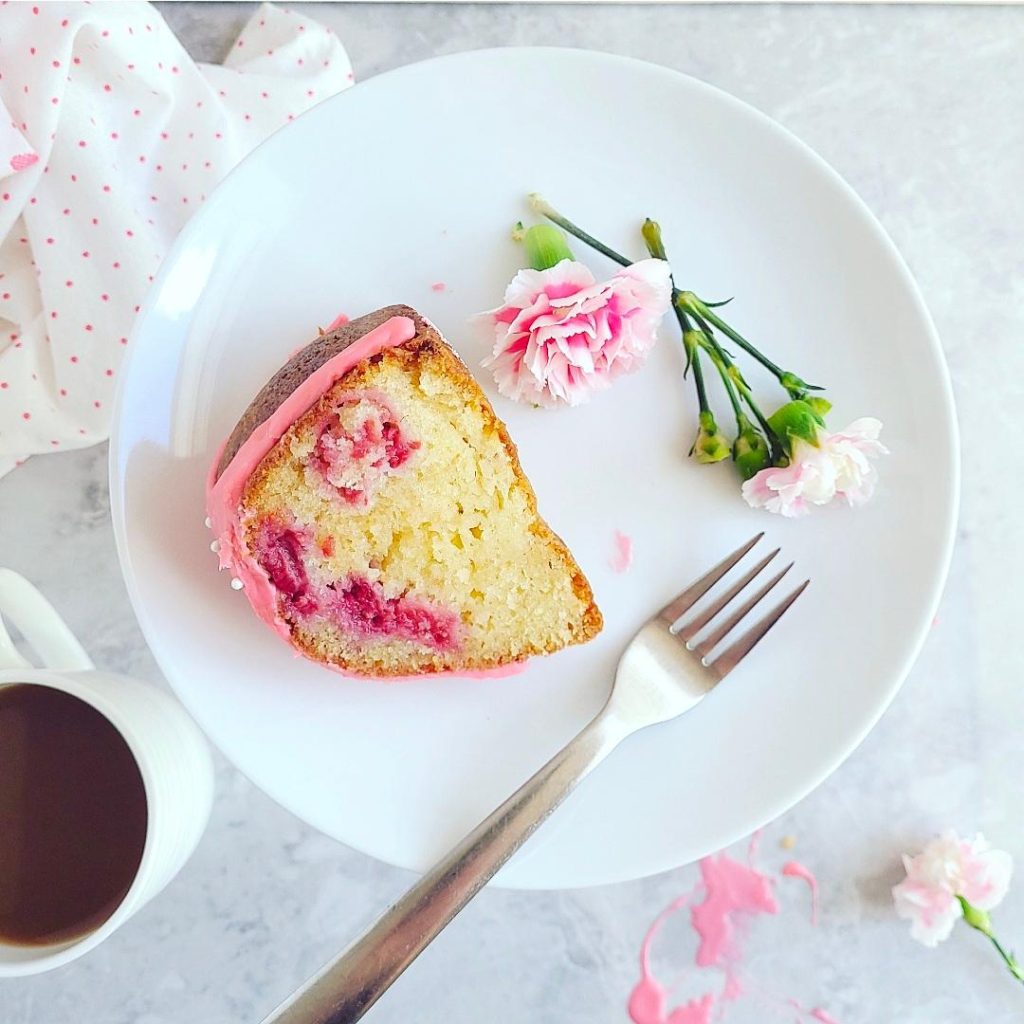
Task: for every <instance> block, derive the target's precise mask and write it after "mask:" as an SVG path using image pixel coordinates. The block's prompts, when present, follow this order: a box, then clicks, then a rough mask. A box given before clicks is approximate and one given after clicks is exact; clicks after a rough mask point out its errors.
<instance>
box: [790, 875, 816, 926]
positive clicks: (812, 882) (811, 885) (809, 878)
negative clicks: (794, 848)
mask: <svg viewBox="0 0 1024 1024" xmlns="http://www.w3.org/2000/svg"><path fill="white" fill-rule="evenodd" d="M782 873H783V874H784V875H785V876H786V877H787V878H799V879H801V880H802V881H804V882H806V883H807V888H808V889H810V891H811V924H817V923H818V880H817V879H816V878H815V877H814V875H813V874H812V872H811V870H810V869H809V868H807V867H804V865H803V864H800V863H799V862H798V861H795V860H791V861H789V863H787V864H783V865H782Z"/></svg>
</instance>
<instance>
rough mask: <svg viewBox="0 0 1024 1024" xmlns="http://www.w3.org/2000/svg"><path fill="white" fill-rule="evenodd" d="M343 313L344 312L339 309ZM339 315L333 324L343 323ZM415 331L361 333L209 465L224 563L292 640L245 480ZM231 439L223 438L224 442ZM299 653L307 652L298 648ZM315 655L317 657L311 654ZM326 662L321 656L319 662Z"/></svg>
mask: <svg viewBox="0 0 1024 1024" xmlns="http://www.w3.org/2000/svg"><path fill="white" fill-rule="evenodd" d="M341 316H344V314H341ZM339 320H340V317H339V319H336V320H335V324H334V325H332V326H335V325H337V324H338V323H339ZM415 335H416V326H415V324H414V323H413V322H412V320H410V319H409V318H408V317H404V316H395V317H392V318H391V319H390V320H387V321H385V322H384V323H383V324H381V325H380V326H379V327H376V328H374V330H372V331H370V332H368V333H367V334H365V335H363V337H361V338H360V339H359V340H358V341H355V342H353V344H351V345H349V347H348V348H346V349H344V350H342V351H341V352H339V353H338V354H337V355H336V356H334V357H333V358H332V359H329V360H328V361H327V362H326V363H324V364H323V366H321V367H319V369H317V370H315V371H314V372H313V373H311V374H310V375H309V376H308V377H307V378H306V379H305V380H304V381H302V382H301V383H300V384H299V385H298V387H296V389H295V390H294V391H293V392H292V393H291V394H290V395H289V396H288V397H287V398H286V399H285V400H284V401H283V402H282V403H281V405H280V406H279V407H278V408H277V409H276V410H274V412H273V413H272V414H271V416H270V417H268V419H266V420H265V421H264V422H263V423H261V424H260V425H259V426H258V427H256V429H255V430H254V431H253V432H252V434H250V436H249V437H248V438H247V439H246V441H245V443H244V444H243V445H242V446H241V448H239V449H238V451H237V452H236V453H235V457H234V458H233V459H232V460H231V462H230V463H229V464H228V465H227V466H226V467H225V469H224V472H223V473H221V475H220V477H217V466H218V465H219V463H220V457H221V453H222V452H223V450H224V445H221V446H220V448H219V449H218V450H217V453H216V455H215V457H214V459H213V463H212V464H211V466H210V472H209V474H208V475H207V481H206V509H207V514H208V515H209V517H210V528H211V530H212V532H213V536H214V537H215V538H216V540H217V542H218V543H219V545H220V548H219V557H220V567H221V568H222V569H229V570H231V572H232V574H233V575H234V576H235V577H236V578H237V579H239V580H240V581H241V583H242V587H243V589H244V591H245V595H246V597H247V598H248V600H249V603H250V604H251V605H252V608H253V611H254V612H255V613H256V615H257V616H258V617H259V618H260V619H261V620H262V621H263V622H265V623H266V624H267V625H268V626H270V628H271V629H273V630H274V631H275V632H276V633H277V634H278V635H279V636H281V637H282V638H283V639H284V640H286V641H290V639H291V634H290V632H289V629H288V624H287V623H286V622H285V621H284V620H283V619H282V618H281V617H280V616H279V615H278V610H277V591H276V590H275V588H274V586H273V584H272V583H271V581H270V579H269V577H268V576H267V573H266V572H265V571H264V570H263V569H262V568H261V567H260V566H259V564H258V563H257V562H256V561H255V560H254V559H252V558H250V557H249V555H248V553H247V552H246V550H245V545H244V541H243V533H242V523H241V522H240V520H239V515H238V510H239V506H240V504H241V500H242V492H243V491H244V490H245V484H246V481H247V480H248V479H249V477H250V476H251V475H252V473H253V471H254V470H255V469H256V467H257V466H258V465H259V464H260V462H261V461H262V460H263V458H264V457H265V456H266V454H267V453H268V452H269V451H270V450H271V448H273V447H274V445H275V444H277V442H278V441H279V440H280V438H281V437H282V436H283V435H284V433H285V432H286V431H287V430H288V428H289V427H290V426H291V425H292V424H293V423H294V422H295V421H296V420H297V419H298V418H299V417H300V416H302V415H303V413H305V412H307V411H308V410H309V409H310V408H312V406H313V405H314V404H315V403H316V402H317V400H318V399H319V398H320V396H321V395H322V394H323V393H324V392H325V391H326V390H327V389H328V388H329V387H331V385H332V384H334V383H335V382H336V381H337V380H339V379H340V378H341V377H343V376H344V375H345V374H346V373H348V371H349V370H351V369H352V368H353V367H355V366H356V365H358V364H359V363H360V362H362V360H364V359H369V358H370V357H371V356H374V355H376V354H377V353H378V352H383V351H384V350H385V349H388V348H394V347H395V346H397V345H402V344H404V343H405V342H407V341H410V340H411V339H412V338H414V337H415ZM226 443H227V442H226V441H225V444H226ZM295 653H296V656H297V657H304V656H305V655H303V654H302V653H301V652H299V651H296V652H295ZM311 660H313V659H311ZM316 663H317V664H323V663H322V662H319V661H318V662H316ZM325 667H327V668H330V669H332V670H333V671H335V672H338V673H339V674H340V675H343V676H347V677H349V678H354V679H365V678H367V677H365V676H361V675H360V674H359V673H356V672H348V671H345V670H344V669H341V668H338V667H337V666H334V665H327V666H325ZM525 668H526V664H525V662H513V663H511V664H509V665H500V666H497V667H495V668H490V669H476V670H473V671H460V672H450V671H445V672H432V673H429V676H430V678H436V677H456V678H460V679H500V678H505V677H507V676H513V675H518V673H520V672H522V671H523V670H524V669H525ZM422 678H424V676H423V675H412V676H394V677H390V678H389V681H394V682H401V681H411V680H414V679H422Z"/></svg>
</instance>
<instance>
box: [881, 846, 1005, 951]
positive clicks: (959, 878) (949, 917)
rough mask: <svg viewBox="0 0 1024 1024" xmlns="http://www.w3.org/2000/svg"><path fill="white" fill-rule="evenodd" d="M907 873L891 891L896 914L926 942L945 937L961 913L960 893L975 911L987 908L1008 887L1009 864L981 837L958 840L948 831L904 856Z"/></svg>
mask: <svg viewBox="0 0 1024 1024" xmlns="http://www.w3.org/2000/svg"><path fill="white" fill-rule="evenodd" d="M903 866H904V867H905V868H906V871H907V877H906V879H905V880H904V881H902V882H900V884H899V885H897V886H896V887H895V888H894V889H893V891H892V898H893V902H894V903H895V905H896V913H897V914H898V915H899V916H900V917H902V918H905V919H906V920H908V921H910V934H911V936H913V938H915V939H917V940H918V942H922V943H924V945H926V946H935V945H938V943H940V942H941V941H942V940H943V939H946V938H948V937H949V933H950V932H951V931H952V930H953V925H954V924H956V921H957V918H960V917H962V916H963V907H962V905H961V903H960V901H959V900H958V899H957V897H958V896H962V897H963V898H964V899H965V900H967V902H968V903H969V904H971V906H972V907H975V908H977V909H978V910H991V909H992V908H993V907H994V906H996V905H997V904H998V903H1000V902H1001V901H1002V899H1003V897H1004V896H1005V895H1006V890H1007V889H1008V888H1009V886H1010V875H1011V873H1012V871H1013V862H1012V860H1011V859H1010V855H1009V854H1008V853H1004V852H1003V851H1002V850H993V849H991V848H990V847H989V844H988V842H987V841H986V840H985V838H984V837H983V836H982V835H980V834H979V835H977V836H975V838H974V839H971V840H968V839H961V838H960V837H959V836H958V835H957V834H956V833H955V832H954V831H953V830H952V829H947V831H945V832H943V834H942V835H941V836H939V837H938V838H937V839H933V840H932V841H931V842H930V843H929V844H928V845H927V846H926V847H925V848H924V849H923V850H922V851H921V852H920V853H919V854H918V855H917V856H916V857H908V856H906V855H904V857H903Z"/></svg>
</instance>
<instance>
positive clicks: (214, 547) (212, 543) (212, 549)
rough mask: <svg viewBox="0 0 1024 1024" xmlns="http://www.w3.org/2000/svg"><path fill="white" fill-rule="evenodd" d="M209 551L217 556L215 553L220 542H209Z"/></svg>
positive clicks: (218, 549)
mask: <svg viewBox="0 0 1024 1024" xmlns="http://www.w3.org/2000/svg"><path fill="white" fill-rule="evenodd" d="M210 550H211V551H212V552H213V553H214V554H217V552H218V551H220V541H219V540H215V541H211V542H210Z"/></svg>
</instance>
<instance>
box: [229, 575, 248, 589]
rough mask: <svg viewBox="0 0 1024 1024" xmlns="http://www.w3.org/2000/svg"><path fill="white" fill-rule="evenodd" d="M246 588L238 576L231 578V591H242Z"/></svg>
mask: <svg viewBox="0 0 1024 1024" xmlns="http://www.w3.org/2000/svg"><path fill="white" fill-rule="evenodd" d="M244 586H245V584H244V583H243V582H242V581H241V580H240V579H239V578H238V577H237V576H232V577H231V589H232V590H241V589H242V588H243V587H244Z"/></svg>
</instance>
